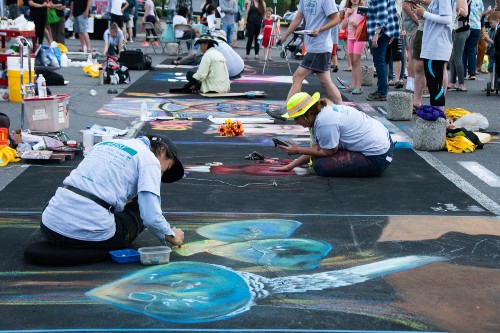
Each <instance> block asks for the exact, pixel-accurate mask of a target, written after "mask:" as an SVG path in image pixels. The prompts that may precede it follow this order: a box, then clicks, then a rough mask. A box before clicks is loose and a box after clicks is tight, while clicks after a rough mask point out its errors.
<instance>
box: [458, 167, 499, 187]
mask: <svg viewBox="0 0 500 333" xmlns="http://www.w3.org/2000/svg"><path fill="white" fill-rule="evenodd" d="M458 164H460V165H461V166H463V167H464V168H465V169H467V170H468V171H469V172H470V173H472V174H473V175H474V176H476V177H477V178H479V179H481V180H482V181H483V182H485V183H486V184H488V185H489V186H491V187H500V177H498V176H497V175H496V174H494V173H493V172H491V171H490V170H488V169H486V168H485V167H484V166H482V165H481V164H479V163H477V162H458Z"/></svg>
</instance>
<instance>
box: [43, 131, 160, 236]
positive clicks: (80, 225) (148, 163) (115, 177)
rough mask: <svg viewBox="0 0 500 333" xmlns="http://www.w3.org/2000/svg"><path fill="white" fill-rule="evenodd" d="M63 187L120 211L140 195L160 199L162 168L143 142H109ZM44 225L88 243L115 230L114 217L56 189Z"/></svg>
mask: <svg viewBox="0 0 500 333" xmlns="http://www.w3.org/2000/svg"><path fill="white" fill-rule="evenodd" d="M103 165H106V167H105V168H103V167H102V166H103ZM63 183H64V184H65V185H71V186H74V187H76V188H79V189H81V190H83V191H85V192H87V193H92V194H94V195H96V196H97V197H99V198H101V199H102V200H104V201H106V202H107V203H109V204H110V205H112V206H113V207H115V210H116V211H117V212H119V211H122V210H123V208H124V207H125V204H126V203H127V202H128V201H129V200H130V199H132V198H133V197H134V196H136V195H137V193H138V192H140V191H146V192H151V193H153V194H156V195H158V196H159V195H160V184H161V167H160V162H159V161H158V158H156V156H154V154H153V153H152V152H151V151H150V150H149V147H147V145H146V144H145V143H144V142H143V141H142V140H140V139H131V140H113V141H107V142H102V143H100V144H97V145H95V146H94V147H93V148H92V150H91V151H90V153H89V154H88V155H87V156H86V157H85V158H84V159H83V161H82V162H81V163H80V164H79V165H78V167H77V168H76V169H75V170H73V171H72V172H71V174H70V175H69V176H68V177H66V179H65V180H64V182H63ZM42 222H43V224H44V225H45V226H46V227H47V228H49V229H51V230H53V231H55V232H57V233H58V234H60V235H63V236H66V237H70V238H73V239H79V240H87V241H104V240H107V239H109V238H111V237H112V236H113V235H114V234H115V231H116V227H115V217H114V215H113V214H110V213H109V212H108V211H107V210H106V209H105V208H103V207H101V206H99V205H98V204H96V203H95V202H93V201H91V200H89V199H87V198H85V197H83V196H81V195H79V194H76V193H74V192H72V191H70V190H68V189H65V188H58V189H57V191H56V194H55V195H54V197H53V198H52V199H51V200H50V202H49V204H48V206H47V208H46V209H45V211H44V212H43V214H42Z"/></svg>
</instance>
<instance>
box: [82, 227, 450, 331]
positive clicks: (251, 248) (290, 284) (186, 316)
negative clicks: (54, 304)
mask: <svg viewBox="0 0 500 333" xmlns="http://www.w3.org/2000/svg"><path fill="white" fill-rule="evenodd" d="M300 225H301V223H300V222H298V221H294V220H281V219H263V220H241V221H232V222H226V223H219V224H211V225H207V226H203V227H201V228H198V229H197V230H196V232H197V233H198V234H199V235H201V236H204V237H208V238H210V239H213V240H215V241H216V243H215V244H214V243H211V242H210V241H208V242H202V244H200V242H197V243H193V244H191V243H188V244H186V245H185V246H184V248H181V249H180V250H178V252H179V253H180V254H183V255H193V254H194V253H195V252H199V251H203V250H205V251H208V252H210V253H212V254H216V255H219V256H223V257H227V258H229V259H233V260H237V261H243V262H248V263H252V264H255V265H261V266H266V267H270V268H272V269H285V270H288V271H293V270H314V269H315V268H317V267H318V266H319V265H320V261H321V260H322V259H323V258H325V257H326V256H327V255H328V253H329V252H330V250H331V249H332V247H331V245H330V244H327V243H325V242H320V241H315V240H310V239H297V238H288V237H289V236H291V235H292V234H293V233H294V232H295V231H296V229H297V228H298V227H300ZM192 249H195V250H192ZM444 260H446V258H445V257H442V256H405V257H398V258H391V259H385V260H380V261H378V262H374V263H369V264H365V265H360V266H355V267H352V268H347V269H341V270H336V271H323V272H318V273H311V274H305V275H304V274H302V275H300V274H299V275H287V276H283V277H278V278H267V277H264V276H260V275H257V274H253V273H250V272H245V271H235V270H233V269H231V268H230V267H227V266H222V265H213V264H208V263H203V262H193V261H185V262H174V263H170V264H168V265H162V266H157V267H150V268H147V269H144V270H141V271H139V272H137V273H134V274H132V275H130V276H127V277H125V278H123V279H120V280H118V281H116V282H112V283H110V284H107V285H105V286H102V287H99V288H96V289H94V290H91V291H89V292H88V293H87V295H88V296H90V297H93V298H97V299H99V300H101V301H105V302H109V303H111V304H113V305H116V306H119V307H122V308H125V309H127V310H131V311H134V312H139V313H143V314H145V315H148V316H152V317H154V318H157V319H160V320H163V321H167V322H174V323H199V322H209V321H216V320H222V319H226V318H230V317H233V316H237V315H239V314H241V313H243V312H245V311H248V310H250V309H251V307H252V305H254V304H256V303H258V301H259V300H260V299H264V298H267V297H272V296H273V295H274V294H280V293H304V292H308V291H321V290H323V289H329V288H338V287H344V286H349V285H352V284H358V283H362V282H365V281H368V280H371V279H375V278H378V277H381V276H386V275H389V274H392V273H395V272H399V271H404V270H408V269H412V268H416V267H419V266H422V265H427V264H430V263H434V262H439V261H444Z"/></svg>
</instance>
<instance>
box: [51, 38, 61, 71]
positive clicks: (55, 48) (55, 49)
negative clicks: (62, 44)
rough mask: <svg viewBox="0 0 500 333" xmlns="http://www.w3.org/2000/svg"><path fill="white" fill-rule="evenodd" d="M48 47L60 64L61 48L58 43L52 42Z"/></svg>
mask: <svg viewBox="0 0 500 333" xmlns="http://www.w3.org/2000/svg"><path fill="white" fill-rule="evenodd" d="M50 48H51V49H52V52H54V55H55V56H56V59H57V62H58V63H59V65H60V64H61V49H60V48H59V45H58V44H57V43H56V42H52V43H51V44H50Z"/></svg>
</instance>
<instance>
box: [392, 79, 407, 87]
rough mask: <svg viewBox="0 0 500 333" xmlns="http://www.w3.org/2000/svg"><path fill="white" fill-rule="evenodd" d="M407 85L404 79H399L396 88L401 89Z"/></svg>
mask: <svg viewBox="0 0 500 333" xmlns="http://www.w3.org/2000/svg"><path fill="white" fill-rule="evenodd" d="M404 86H405V82H404V81H403V80H399V81H397V82H396V83H395V84H394V88H396V89H401V88H403V87H404Z"/></svg>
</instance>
